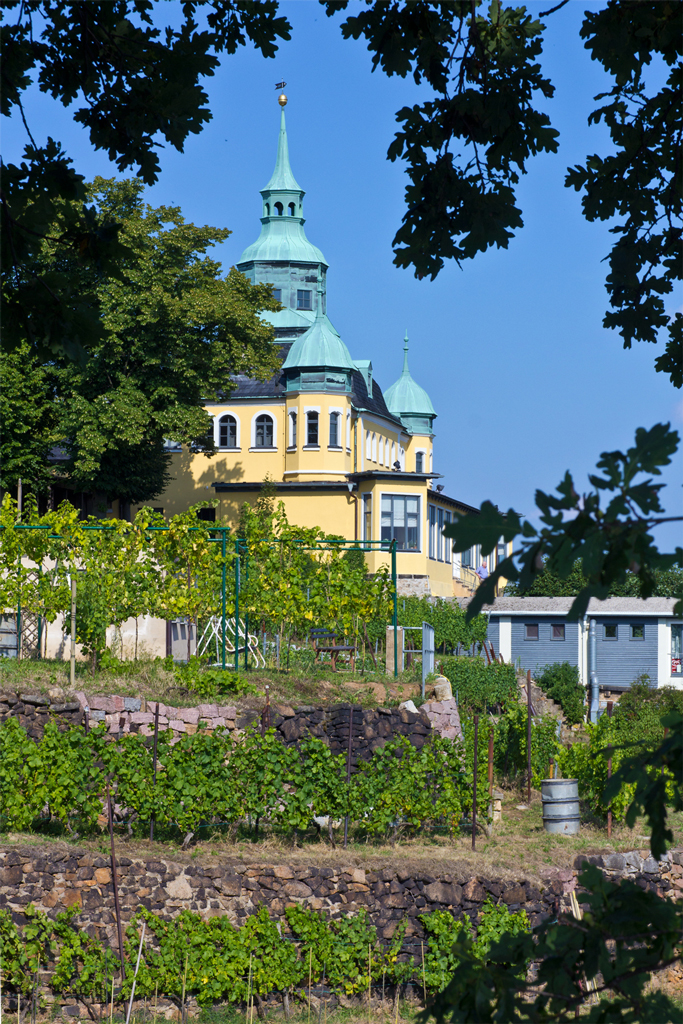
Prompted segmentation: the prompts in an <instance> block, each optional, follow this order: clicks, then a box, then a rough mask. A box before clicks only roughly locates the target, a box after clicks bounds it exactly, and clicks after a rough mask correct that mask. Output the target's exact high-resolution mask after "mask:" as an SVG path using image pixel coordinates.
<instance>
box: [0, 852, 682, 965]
mask: <svg viewBox="0 0 683 1024" xmlns="http://www.w3.org/2000/svg"><path fill="white" fill-rule="evenodd" d="M585 861H590V862H592V863H595V864H597V865H598V866H599V867H600V868H602V870H603V871H604V872H605V873H606V874H607V875H608V876H610V877H612V878H623V877H631V878H635V879H636V881H637V882H638V884H640V885H642V886H643V888H650V889H654V890H656V891H657V892H658V893H659V894H660V895H661V896H679V897H680V896H682V895H683V850H674V851H670V852H669V853H668V854H667V855H666V856H665V857H664V858H663V859H662V860H661V861H660V862H657V861H655V860H653V858H652V857H650V856H649V853H648V851H646V850H643V851H637V850H636V851H632V852H630V853H626V854H612V855H609V856H602V857H601V856H596V857H584V856H581V857H578V858H577V859H576V862H575V863H574V866H573V867H572V868H566V869H564V870H562V869H557V868H554V869H552V870H549V871H548V872H547V874H544V875H543V876H541V878H540V880H536V881H531V880H529V879H528V878H526V877H525V876H524V875H523V874H521V873H520V874H519V876H518V877H515V878H513V879H512V880H510V879H501V878H489V877H484V876H482V875H467V874H463V873H462V872H455V873H453V872H441V873H438V874H430V873H429V872H428V871H425V870H423V869H420V868H417V867H415V866H406V867H405V868H397V867H387V868H385V869H383V870H366V869H364V868H361V867H357V866H347V867H343V866H342V867H315V866H313V865H310V866H301V865H297V866H290V865H286V864H275V865H262V864H244V863H243V862H240V861H230V860H224V861H221V862H220V863H215V864H213V865H211V866H201V865H199V864H194V863H193V864H183V863H178V862H175V861H172V860H167V859H161V858H159V859H154V860H142V859H137V858H131V857H126V856H124V855H121V856H119V857H118V859H117V863H118V873H119V895H120V900H121V912H122V918H123V920H124V921H129V920H130V918H131V917H132V915H133V914H134V913H135V911H136V909H137V908H138V907H139V906H144V907H147V908H148V909H149V910H151V911H153V912H154V913H156V914H159V915H161V916H163V917H166V918H169V917H174V916H175V915H177V914H178V913H180V911H181V910H183V909H187V910H192V911H194V912H196V913H199V914H201V915H202V916H203V917H212V916H216V915H223V914H225V915H227V916H228V918H229V919H230V920H231V921H233V922H234V923H236V924H240V923H241V922H242V921H243V920H244V919H245V918H246V917H247V916H248V915H250V914H252V913H254V912H255V911H256V910H258V908H259V907H260V906H261V905H265V906H266V907H267V908H268V910H269V912H270V914H271V916H272V917H273V918H278V917H280V916H282V917H283V918H284V911H285V907H286V906H287V905H288V904H291V903H302V904H304V905H305V906H306V907H308V908H311V909H315V910H323V911H326V912H327V913H328V914H329V915H330V916H331V917H339V916H342V915H347V914H349V913H353V912H355V911H358V910H359V909H360V908H361V907H365V908H366V909H367V911H368V913H369V915H370V918H371V920H372V922H373V924H374V925H375V926H376V927H377V929H378V933H379V935H380V936H381V937H382V938H385V939H388V938H390V937H391V936H392V935H393V932H394V930H395V928H396V926H397V924H398V922H399V921H400V920H401V918H403V917H404V916H406V915H407V916H408V918H409V925H408V930H407V934H406V950H407V951H412V952H415V950H418V951H419V948H420V942H421V941H422V940H423V939H424V933H423V929H422V925H421V923H420V920H419V915H420V914H424V913H428V912H430V911H433V910H438V909H448V910H451V911H452V912H453V913H454V915H455V916H457V917H460V916H462V915H464V914H466V915H468V916H469V917H470V918H471V919H472V921H473V923H475V924H476V921H477V918H478V915H479V912H480V910H481V908H482V906H483V904H484V902H485V901H486V899H487V898H489V897H491V898H492V899H493V900H494V902H498V901H502V902H503V903H506V904H507V905H508V906H509V907H510V909H511V910H518V909H520V908H524V909H525V910H526V912H527V914H528V915H529V919H530V921H531V923H532V924H536V923H538V922H539V921H541V920H543V919H544V918H545V917H546V916H548V915H549V914H550V913H552V912H555V911H556V908H557V907H558V906H559V907H561V908H562V909H565V910H568V909H569V901H568V896H569V893H570V892H571V891H572V890H573V889H574V888H575V887H576V876H577V873H578V870H579V869H580V867H581V865H582V863H583V862H585ZM29 903H33V904H34V905H35V906H36V907H39V908H40V909H42V910H45V911H46V912H47V913H48V914H49V915H50V916H54V915H55V914H57V913H58V912H59V911H60V910H64V909H66V908H67V907H77V908H78V916H77V918H76V922H77V923H78V924H79V925H80V926H81V927H84V928H87V929H88V930H89V931H91V932H93V933H97V934H98V935H99V936H100V937H101V938H102V939H106V940H108V941H109V942H110V943H111V944H112V945H114V944H115V918H114V895H113V884H112V874H111V861H110V858H109V857H105V856H98V855H96V854H91V853H86V852H83V851H82V850H81V851H79V850H78V849H67V848H61V849H51V848H49V847H47V848H40V847H37V846H34V847H31V846H26V847H21V848H17V847H5V848H0V907H6V908H8V909H9V910H10V911H11V912H12V915H13V917H14V918H15V920H16V921H17V922H18V923H23V919H24V915H23V910H24V908H25V907H26V906H27V905H28V904H29Z"/></svg>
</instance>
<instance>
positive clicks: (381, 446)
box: [377, 434, 385, 466]
mask: <svg viewBox="0 0 683 1024" xmlns="http://www.w3.org/2000/svg"><path fill="white" fill-rule="evenodd" d="M377 462H378V464H379V465H380V466H384V465H385V462H384V437H383V436H382V435H381V434H380V435H379V439H378V441H377Z"/></svg>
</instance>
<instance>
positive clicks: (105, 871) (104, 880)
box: [95, 868, 111, 885]
mask: <svg viewBox="0 0 683 1024" xmlns="http://www.w3.org/2000/svg"><path fill="white" fill-rule="evenodd" d="M95 881H96V882H99V884H100V885H107V884H108V883H109V882H111V871H110V870H109V868H95Z"/></svg>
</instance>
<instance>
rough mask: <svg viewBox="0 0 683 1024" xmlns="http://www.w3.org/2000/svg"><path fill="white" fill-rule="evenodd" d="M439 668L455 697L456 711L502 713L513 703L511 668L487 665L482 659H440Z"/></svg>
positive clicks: (512, 672) (495, 664) (513, 682)
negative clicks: (456, 701)
mask: <svg viewBox="0 0 683 1024" xmlns="http://www.w3.org/2000/svg"><path fill="white" fill-rule="evenodd" d="M441 667H442V671H443V674H444V675H445V676H446V678H447V679H449V680H450V683H451V686H452V687H453V694H454V696H455V694H456V693H457V699H458V707H460V708H462V709H463V710H464V711H467V712H470V713H471V714H482V713H483V712H485V711H486V710H487V709H489V708H490V709H492V710H493V709H495V708H496V707H498V708H500V709H501V710H505V708H506V707H508V706H509V705H510V704H511V703H513V702H514V701H516V700H517V678H516V676H515V669H514V666H513V665H501V664H499V663H498V662H494V663H493V664H492V665H487V664H486V663H485V661H484V659H483V658H444V659H443V660H442V661H441Z"/></svg>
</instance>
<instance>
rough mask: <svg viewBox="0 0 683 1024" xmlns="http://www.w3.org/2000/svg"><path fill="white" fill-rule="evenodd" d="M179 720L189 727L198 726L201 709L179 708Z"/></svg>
mask: <svg viewBox="0 0 683 1024" xmlns="http://www.w3.org/2000/svg"><path fill="white" fill-rule="evenodd" d="M178 718H179V719H180V721H181V722H186V723H187V724H188V725H197V723H198V722H199V708H179V710H178Z"/></svg>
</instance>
